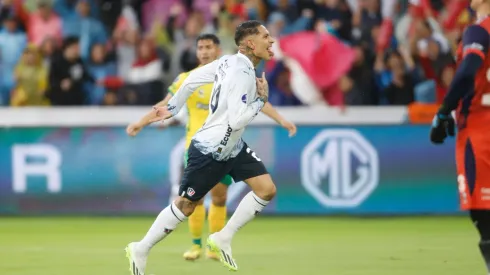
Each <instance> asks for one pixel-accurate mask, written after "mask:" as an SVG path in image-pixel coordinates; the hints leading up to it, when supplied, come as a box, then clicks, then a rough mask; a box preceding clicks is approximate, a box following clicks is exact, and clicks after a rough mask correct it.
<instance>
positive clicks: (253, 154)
mask: <svg viewBox="0 0 490 275" xmlns="http://www.w3.org/2000/svg"><path fill="white" fill-rule="evenodd" d="M247 153H249V154H250V155H252V157H253V158H254V159H256V160H257V161H262V160H261V159H260V158H259V157H257V155H256V154H255V152H254V151H252V150H251V149H250V148H249V147H247Z"/></svg>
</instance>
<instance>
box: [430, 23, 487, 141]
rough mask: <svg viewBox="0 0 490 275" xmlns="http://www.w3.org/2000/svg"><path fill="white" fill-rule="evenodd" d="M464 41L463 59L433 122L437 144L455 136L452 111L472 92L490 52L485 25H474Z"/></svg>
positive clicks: (432, 130) (432, 133) (433, 133)
mask: <svg viewBox="0 0 490 275" xmlns="http://www.w3.org/2000/svg"><path fill="white" fill-rule="evenodd" d="M462 43H463V60H462V61H461V63H460V64H459V66H458V69H457V70H456V74H455V75H454V78H453V81H452V83H451V85H450V87H449V91H448V93H447V94H446V96H445V98H444V101H443V103H442V105H441V108H440V109H439V111H438V112H437V114H436V116H435V117H434V120H433V123H432V129H431V132H430V139H431V141H432V142H433V143H436V144H440V143H443V142H444V139H445V138H446V137H447V136H448V135H449V136H454V133H455V129H454V128H455V123H454V119H453V118H452V116H451V112H452V111H453V110H454V109H456V107H457V106H458V103H459V101H460V100H461V99H462V98H463V97H464V96H466V95H467V94H468V93H470V92H472V88H473V85H474V81H475V76H476V74H477V72H478V70H479V69H480V67H481V65H482V64H483V61H484V60H485V58H486V55H487V52H488V45H489V43H490V37H489V34H488V32H487V31H486V30H485V29H484V28H483V27H481V26H479V25H472V26H470V27H468V28H467V29H466V31H465V33H464V34H463V41H462Z"/></svg>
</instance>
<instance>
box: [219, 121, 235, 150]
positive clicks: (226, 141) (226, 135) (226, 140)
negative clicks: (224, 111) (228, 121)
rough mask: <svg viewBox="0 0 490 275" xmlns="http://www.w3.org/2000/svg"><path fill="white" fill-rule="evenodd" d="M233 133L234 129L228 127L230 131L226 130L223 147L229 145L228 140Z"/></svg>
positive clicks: (222, 141)
mask: <svg viewBox="0 0 490 275" xmlns="http://www.w3.org/2000/svg"><path fill="white" fill-rule="evenodd" d="M232 131H233V129H231V127H230V125H228V129H226V134H225V137H224V138H223V139H222V140H221V142H220V144H221V145H223V146H226V144H228V139H229V138H230V136H231V132H232Z"/></svg>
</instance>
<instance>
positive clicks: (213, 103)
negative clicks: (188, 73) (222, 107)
mask: <svg viewBox="0 0 490 275" xmlns="http://www.w3.org/2000/svg"><path fill="white" fill-rule="evenodd" d="M220 92H221V84H220V85H218V87H217V88H216V89H215V90H214V91H213V98H211V113H214V111H216V109H217V108H218V101H219V93H220Z"/></svg>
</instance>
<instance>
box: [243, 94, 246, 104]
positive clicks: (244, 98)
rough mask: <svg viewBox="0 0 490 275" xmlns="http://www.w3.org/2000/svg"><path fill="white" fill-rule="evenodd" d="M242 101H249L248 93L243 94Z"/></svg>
mask: <svg viewBox="0 0 490 275" xmlns="http://www.w3.org/2000/svg"><path fill="white" fill-rule="evenodd" d="M242 102H243V103H247V95H246V94H244V95H242Z"/></svg>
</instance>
